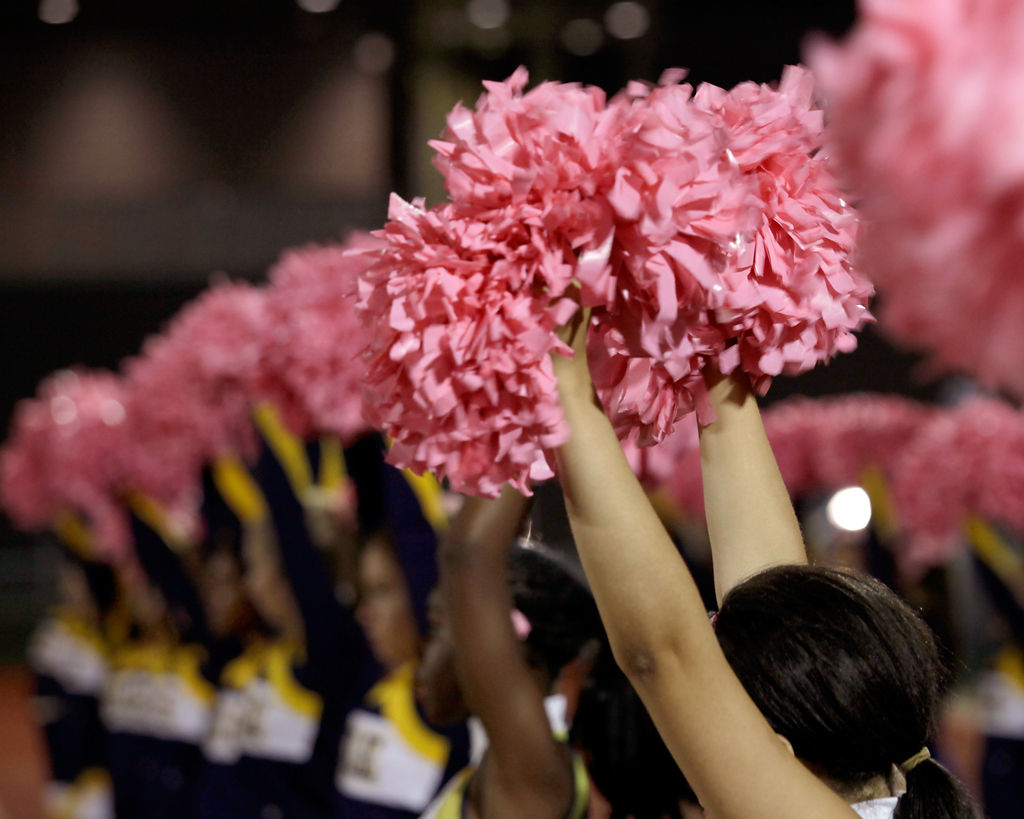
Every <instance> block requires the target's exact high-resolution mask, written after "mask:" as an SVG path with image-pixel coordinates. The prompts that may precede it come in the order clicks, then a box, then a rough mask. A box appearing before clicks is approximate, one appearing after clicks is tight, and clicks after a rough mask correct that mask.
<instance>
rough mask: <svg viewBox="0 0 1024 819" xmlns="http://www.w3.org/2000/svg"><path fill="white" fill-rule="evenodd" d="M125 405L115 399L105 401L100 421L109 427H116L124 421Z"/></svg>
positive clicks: (101, 408) (101, 409)
mask: <svg viewBox="0 0 1024 819" xmlns="http://www.w3.org/2000/svg"><path fill="white" fill-rule="evenodd" d="M124 415H125V413H124V405H123V404H122V403H121V402H120V401H115V400H113V399H111V400H109V401H104V402H103V406H101V407H100V420H101V421H103V423H104V424H106V425H107V426H108V427H116V426H117V425H118V424H120V423H122V422H123V421H124Z"/></svg>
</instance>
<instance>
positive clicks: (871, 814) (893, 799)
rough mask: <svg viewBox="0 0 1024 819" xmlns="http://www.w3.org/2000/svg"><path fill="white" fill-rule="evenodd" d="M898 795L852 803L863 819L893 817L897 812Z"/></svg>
mask: <svg viewBox="0 0 1024 819" xmlns="http://www.w3.org/2000/svg"><path fill="white" fill-rule="evenodd" d="M898 801H899V797H897V796H886V797H884V798H883V799H869V800H868V801H867V802H858V803H857V804H856V805H850V807H851V808H853V810H854V812H855V813H856V814H857V815H858V816H860V817H861V819H892V815H893V814H894V813H895V812H896V803H897V802H898Z"/></svg>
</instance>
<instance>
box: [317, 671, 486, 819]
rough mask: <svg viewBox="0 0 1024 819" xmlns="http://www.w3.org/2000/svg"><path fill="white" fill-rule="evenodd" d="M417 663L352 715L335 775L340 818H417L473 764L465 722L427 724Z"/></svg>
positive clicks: (376, 690)
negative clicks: (420, 699) (438, 725)
mask: <svg viewBox="0 0 1024 819" xmlns="http://www.w3.org/2000/svg"><path fill="white" fill-rule="evenodd" d="M415 671H416V666H415V663H413V662H409V663H406V664H405V665H403V666H402V667H401V668H399V669H398V670H396V671H395V672H393V673H392V674H390V675H389V676H387V677H385V678H384V679H383V680H381V681H380V682H379V683H377V684H376V685H375V686H374V687H373V688H372V689H371V690H370V692H369V694H367V696H366V699H365V700H364V701H363V703H362V705H361V706H360V707H359V708H357V709H355V710H354V711H353V712H352V713H351V714H349V717H348V720H347V721H346V728H345V736H344V739H343V741H342V747H341V757H340V759H339V763H338V769H337V773H336V776H335V785H336V787H337V789H338V793H339V796H340V799H339V809H338V815H339V816H344V817H365V818H366V819H371V818H372V819H415V817H417V816H419V815H420V814H421V813H422V812H423V810H424V809H425V808H426V807H427V806H428V805H429V804H430V801H431V800H432V799H433V798H434V797H435V796H437V794H438V791H439V790H440V789H441V786H442V785H444V783H446V782H448V781H449V780H450V779H451V778H452V776H453V775H454V774H455V773H456V772H457V771H459V770H461V769H462V768H464V767H465V766H466V764H467V763H468V762H469V731H468V729H467V727H466V724H465V723H460V724H459V725H457V726H454V727H452V728H445V729H439V728H435V727H433V726H431V725H430V724H428V723H427V721H426V718H425V717H424V715H423V713H422V711H421V710H420V708H419V706H418V704H417V702H416V696H415Z"/></svg>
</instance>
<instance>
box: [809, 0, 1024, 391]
mask: <svg viewBox="0 0 1024 819" xmlns="http://www.w3.org/2000/svg"><path fill="white" fill-rule="evenodd" d="M860 11H861V19H860V21H859V23H858V25H857V27H856V28H855V29H854V31H853V33H852V34H851V35H850V36H849V37H848V38H847V39H846V40H845V41H844V42H843V43H841V44H838V45H834V44H828V43H824V42H818V43H817V44H815V45H814V46H813V47H812V48H811V49H810V51H809V55H808V56H809V60H810V63H811V65H812V67H813V68H814V70H815V73H816V74H817V75H818V78H819V81H820V85H821V87H822V89H823V91H824V92H825V96H826V100H827V103H828V111H829V120H830V127H831V128H832V130H833V138H834V142H835V152H836V159H837V160H838V161H839V162H840V163H841V166H842V168H843V170H844V174H845V176H846V178H847V179H848V181H849V182H850V184H851V185H852V186H853V187H854V188H855V189H856V191H857V194H858V197H859V198H860V201H861V204H862V206H863V211H864V214H865V218H866V225H867V229H866V230H865V236H864V240H863V242H862V252H863V267H864V269H865V270H866V271H868V272H869V274H870V275H871V277H872V279H873V280H874V281H875V283H876V284H877V285H878V288H879V291H880V292H881V294H882V296H883V306H882V313H881V327H882V329H883V330H884V331H885V332H886V333H887V334H888V335H889V336H890V337H891V338H892V339H893V340H895V341H897V342H898V343H901V344H905V345H907V346H909V347H912V348H917V349H923V350H926V351H927V352H929V353H930V354H931V357H932V363H933V364H934V365H935V367H936V368H938V369H943V370H950V369H954V370H963V371H965V372H967V373H970V374H972V375H973V376H975V377H977V378H978V379H979V380H980V381H982V382H983V383H985V384H989V385H998V386H1002V387H1005V388H1007V389H1010V390H1012V391H1014V392H1015V393H1016V394H1017V395H1018V396H1024V368H1022V367H1021V366H1020V350H1021V349H1022V348H1024V287H1022V282H1024V278H1022V277H1021V275H1020V259H1021V258H1022V256H1024V150H1022V147H1021V146H1022V145H1024V120H1022V118H1021V98H1020V87H1021V83H1022V81H1024V51H1022V50H1021V48H1020V43H1021V42H1022V40H1024V6H1022V5H1021V4H1020V3H1017V2H1015V0H945V1H944V2H941V3H934V2H930V1H929V0H862V2H861V3H860Z"/></svg>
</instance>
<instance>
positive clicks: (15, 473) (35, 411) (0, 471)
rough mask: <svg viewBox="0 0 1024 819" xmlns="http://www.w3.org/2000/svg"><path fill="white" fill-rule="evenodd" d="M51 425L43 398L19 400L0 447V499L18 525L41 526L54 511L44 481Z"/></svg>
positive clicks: (53, 498)
mask: <svg viewBox="0 0 1024 819" xmlns="http://www.w3.org/2000/svg"><path fill="white" fill-rule="evenodd" d="M53 425H54V421H53V418H52V416H51V415H50V412H49V407H48V406H47V404H46V403H45V402H43V401H41V400H40V399H35V400H28V399H24V400H22V401H19V402H18V404H17V406H16V407H15V408H14V416H13V418H12V420H11V428H10V433H9V435H8V439H7V442H6V443H5V444H4V447H3V450H0V502H2V506H3V509H4V511H5V512H6V513H7V515H8V516H9V517H10V518H11V520H12V521H13V522H14V524H15V526H17V527H18V528H20V529H26V530H37V529H45V528H46V527H47V526H50V525H51V524H52V523H53V521H54V518H55V517H56V515H57V512H58V510H57V509H56V508H55V505H54V502H55V497H54V495H53V493H52V492H51V491H50V487H49V484H48V478H49V475H50V470H49V458H50V452H49V439H50V437H51V431H52V427H53Z"/></svg>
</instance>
